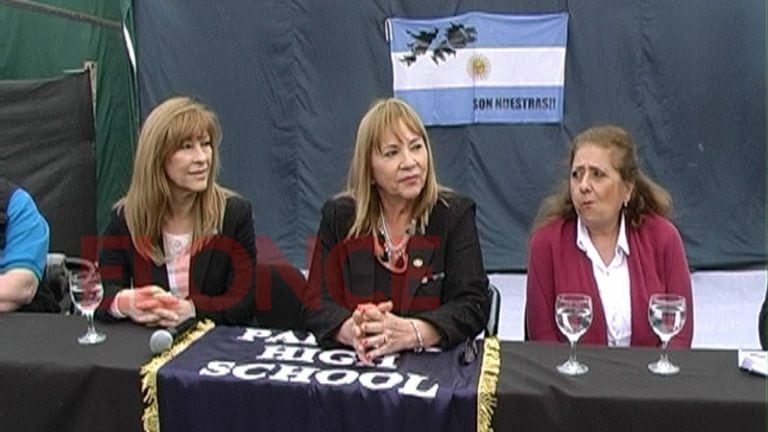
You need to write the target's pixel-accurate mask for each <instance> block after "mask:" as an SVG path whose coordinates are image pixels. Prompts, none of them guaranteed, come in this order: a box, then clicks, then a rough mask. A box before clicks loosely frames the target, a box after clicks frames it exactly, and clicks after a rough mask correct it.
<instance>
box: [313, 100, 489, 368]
mask: <svg viewBox="0 0 768 432" xmlns="http://www.w3.org/2000/svg"><path fill="white" fill-rule="evenodd" d="M487 288H488V278H487V277H486V274H485V269H484V268H483V259H482V254H481V251H480V243H479V241H478V237H477V228H476V226H475V204H474V202H472V200H470V199H469V198H466V197H463V196H461V195H459V194H457V193H454V192H451V191H449V190H447V189H446V188H443V187H442V186H440V185H439V184H438V182H437V178H436V175H435V170H434V161H433V158H432V149H431V145H430V142H429V137H428V136H427V132H426V129H425V128H424V125H423V124H422V122H421V119H419V117H418V115H417V114H416V112H415V111H413V109H412V108H411V107H409V106H408V105H407V104H406V103H404V102H402V101H400V100H398V99H394V98H390V99H385V100H379V101H377V102H375V103H374V104H373V105H372V106H371V108H370V109H369V110H368V112H367V113H366V114H365V116H363V118H362V120H361V122H360V126H359V129H358V132H357V140H356V142H355V149H354V156H353V158H352V164H351V166H350V168H349V174H348V177H347V187H346V191H344V192H343V193H341V194H339V195H338V196H336V197H335V198H333V199H331V200H329V201H328V202H326V203H325V205H324V206H323V209H322V221H321V222H320V228H319V231H318V238H317V242H316V245H315V249H314V253H313V257H312V265H311V268H310V274H309V290H308V291H309V296H308V301H307V302H306V305H307V306H308V309H309V310H308V315H307V324H308V327H309V328H310V330H312V331H313V332H314V333H315V335H316V336H317V337H318V339H319V340H320V342H321V343H322V344H324V345H328V344H338V343H340V344H342V345H347V346H351V347H354V349H355V350H356V351H357V353H358V356H359V357H360V359H361V360H362V361H364V362H370V361H372V360H373V359H375V358H377V357H380V356H382V355H385V354H390V353H393V352H398V351H402V350H408V349H414V350H416V351H422V350H423V349H424V348H427V347H431V346H441V347H451V346H454V345H456V344H457V343H459V342H460V341H463V340H465V339H466V338H469V337H474V336H475V335H476V334H478V333H479V332H480V330H481V329H482V328H483V326H484V325H485V323H486V321H487V320H488V314H489V299H488V291H487Z"/></svg>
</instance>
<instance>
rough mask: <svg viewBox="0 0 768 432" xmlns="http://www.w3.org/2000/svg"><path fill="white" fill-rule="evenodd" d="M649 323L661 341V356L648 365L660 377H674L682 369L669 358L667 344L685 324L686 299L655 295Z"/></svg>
mask: <svg viewBox="0 0 768 432" xmlns="http://www.w3.org/2000/svg"><path fill="white" fill-rule="evenodd" d="M648 321H650V323H651V328H652V329H653V331H654V333H656V334H657V335H658V336H659V339H661V356H660V357H659V359H658V360H657V361H655V362H653V363H650V364H649V365H648V369H649V370H650V371H651V372H653V373H655V374H658V375H674V374H676V373H678V372H680V368H679V367H677V366H675V365H674V364H672V362H670V361H669V358H668V357H667V351H666V349H667V344H668V343H669V340H670V339H672V337H673V336H675V335H676V334H678V333H679V332H680V330H681V329H682V328H683V325H684V324H685V297H683V296H681V295H677V294H653V295H651V300H650V301H649V302H648Z"/></svg>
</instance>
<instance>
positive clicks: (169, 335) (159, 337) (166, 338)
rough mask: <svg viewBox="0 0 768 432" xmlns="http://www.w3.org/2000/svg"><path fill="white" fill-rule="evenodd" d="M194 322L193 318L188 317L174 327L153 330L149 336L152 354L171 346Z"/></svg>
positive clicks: (195, 321)
mask: <svg viewBox="0 0 768 432" xmlns="http://www.w3.org/2000/svg"><path fill="white" fill-rule="evenodd" d="M196 323H197V320H196V319H195V318H189V319H186V320H184V321H182V322H180V323H179V324H178V325H176V326H174V327H169V328H167V329H159V330H155V331H154V332H153V333H152V336H151V337H150V338H149V350H150V351H152V354H160V353H161V352H163V351H166V350H168V349H170V348H171V346H173V341H174V340H175V339H176V338H177V337H179V336H181V335H183V334H184V333H186V332H188V331H189V330H190V329H191V328H192V327H194V326H195V324H196Z"/></svg>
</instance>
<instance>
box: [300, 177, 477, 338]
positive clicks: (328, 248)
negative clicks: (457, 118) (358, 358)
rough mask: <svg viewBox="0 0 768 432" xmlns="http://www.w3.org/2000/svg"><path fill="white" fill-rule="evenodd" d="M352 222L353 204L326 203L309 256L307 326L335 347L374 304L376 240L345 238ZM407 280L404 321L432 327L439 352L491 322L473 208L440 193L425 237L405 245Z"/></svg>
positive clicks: (452, 195)
mask: <svg viewBox="0 0 768 432" xmlns="http://www.w3.org/2000/svg"><path fill="white" fill-rule="evenodd" d="M354 215H355V203H354V201H353V200H352V198H349V197H339V198H334V199H332V200H329V201H328V202H326V203H325V205H324V206H323V209H322V221H321V223H320V228H319V232H318V238H317V242H316V244H315V249H314V253H313V257H312V266H311V268H310V274H309V287H308V290H307V297H306V299H305V305H306V306H307V326H308V327H309V329H310V330H311V331H312V332H313V333H314V334H315V336H316V337H317V338H318V340H320V342H321V343H322V344H323V345H328V344H332V343H333V339H334V337H335V334H336V332H337V331H338V328H339V327H340V326H341V324H342V323H343V322H344V321H345V320H346V319H347V318H348V317H349V316H350V314H351V311H352V310H353V309H354V308H355V307H356V306H357V304H359V303H363V302H367V301H371V300H372V299H374V301H376V300H382V299H381V298H380V297H379V298H377V296H376V294H377V292H380V291H381V289H380V288H381V287H376V281H377V278H375V270H376V266H378V265H379V264H378V263H377V260H376V257H375V256H374V253H373V238H372V237H371V236H363V237H357V238H352V239H346V237H347V233H348V232H349V229H350V227H351V226H352V223H353V220H354ZM408 254H409V263H408V269H407V270H406V273H405V275H406V276H405V277H406V278H407V286H408V288H407V289H408V292H406V293H394V292H393V293H392V295H393V296H395V295H400V296H401V298H400V299H399V301H398V302H396V303H399V304H400V308H399V309H398V310H395V311H394V313H397V314H398V315H400V316H412V317H416V318H419V319H423V320H425V321H427V322H429V323H430V324H432V325H433V326H434V327H435V329H436V330H437V331H438V332H439V333H440V336H441V346H443V347H450V346H454V345H456V344H458V343H459V342H461V341H463V340H465V339H466V338H468V337H474V336H475V335H477V334H478V333H479V332H480V331H481V330H482V328H483V327H484V326H485V324H486V322H487V321H488V315H489V310H490V300H489V297H488V278H487V276H486V274H485V269H484V267H483V257H482V252H481V250H480V242H479V240H478V236H477V228H476V226H475V204H474V202H473V201H472V200H471V199H469V198H466V197H463V196H460V195H457V194H455V193H452V192H451V193H448V192H443V193H441V194H440V199H439V200H438V202H437V204H436V205H435V207H434V208H433V209H432V213H431V214H430V218H429V225H428V226H427V227H426V232H425V233H424V234H423V235H416V236H414V237H412V238H411V240H410V242H409V244H408Z"/></svg>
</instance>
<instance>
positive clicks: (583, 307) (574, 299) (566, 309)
mask: <svg viewBox="0 0 768 432" xmlns="http://www.w3.org/2000/svg"><path fill="white" fill-rule="evenodd" d="M555 321H556V322H557V327H558V328H559V329H560V331H561V332H562V333H563V334H564V335H565V337H567V338H568V341H569V342H570V343H571V352H570V355H569V356H568V361H566V362H565V363H563V364H561V365H559V366H557V371H558V372H560V373H561V374H564V375H571V376H575V375H584V374H585V373H587V371H588V370H589V368H588V367H587V365H585V364H584V363H579V361H578V360H576V342H577V341H578V340H579V338H580V337H581V335H583V334H584V333H585V332H586V331H587V329H588V328H589V326H590V325H591V324H592V299H591V298H590V297H589V296H588V295H586V294H560V295H558V296H557V300H556V302H555Z"/></svg>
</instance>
